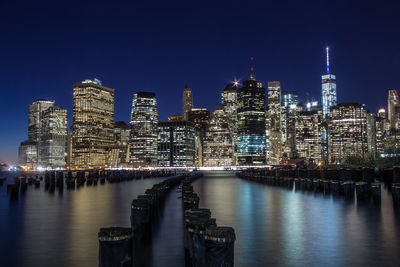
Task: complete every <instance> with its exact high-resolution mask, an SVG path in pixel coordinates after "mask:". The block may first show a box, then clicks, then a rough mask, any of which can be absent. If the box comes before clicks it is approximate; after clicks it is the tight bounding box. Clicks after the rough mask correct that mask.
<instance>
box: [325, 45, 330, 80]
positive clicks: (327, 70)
mask: <svg viewBox="0 0 400 267" xmlns="http://www.w3.org/2000/svg"><path fill="white" fill-rule="evenodd" d="M330 72H331V71H330V68H329V46H326V73H327V74H329V73H330Z"/></svg>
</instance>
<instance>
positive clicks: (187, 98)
mask: <svg viewBox="0 0 400 267" xmlns="http://www.w3.org/2000/svg"><path fill="white" fill-rule="evenodd" d="M192 108H193V95H192V89H190V88H189V87H188V86H187V85H185V89H183V97H182V116H183V119H184V120H186V121H187V120H188V119H189V111H191V110H192Z"/></svg>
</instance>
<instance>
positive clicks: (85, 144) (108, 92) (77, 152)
mask: <svg viewBox="0 0 400 267" xmlns="http://www.w3.org/2000/svg"><path fill="white" fill-rule="evenodd" d="M72 117H73V121H72V164H71V165H72V167H76V168H87V167H105V166H107V165H108V163H109V162H108V150H109V148H110V146H111V145H112V144H113V143H114V89H111V88H108V87H105V86H103V85H102V83H101V81H99V80H98V79H94V80H85V81H83V82H81V83H77V84H74V94H73V115H72Z"/></svg>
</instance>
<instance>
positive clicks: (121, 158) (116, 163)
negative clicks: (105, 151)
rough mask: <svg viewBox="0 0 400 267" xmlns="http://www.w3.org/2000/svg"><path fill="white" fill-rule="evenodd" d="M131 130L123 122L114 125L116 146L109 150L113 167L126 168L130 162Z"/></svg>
mask: <svg viewBox="0 0 400 267" xmlns="http://www.w3.org/2000/svg"><path fill="white" fill-rule="evenodd" d="M130 132H131V128H130V126H129V125H127V124H126V123H125V122H123V121H118V122H116V123H114V144H113V145H112V146H111V147H110V150H109V159H108V162H109V165H110V166H111V167H120V166H124V167H126V166H127V165H128V162H129V138H130Z"/></svg>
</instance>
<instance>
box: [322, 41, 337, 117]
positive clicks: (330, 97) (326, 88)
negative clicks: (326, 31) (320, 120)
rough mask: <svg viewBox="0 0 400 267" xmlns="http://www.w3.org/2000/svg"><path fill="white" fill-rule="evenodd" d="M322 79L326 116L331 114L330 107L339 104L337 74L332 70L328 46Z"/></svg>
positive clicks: (323, 113)
mask: <svg viewBox="0 0 400 267" xmlns="http://www.w3.org/2000/svg"><path fill="white" fill-rule="evenodd" d="M321 80H322V86H321V87H322V91H321V96H322V99H321V101H322V115H323V117H324V118H325V117H326V116H327V115H328V114H329V112H330V108H331V107H334V106H336V104H337V95H336V75H334V74H332V73H331V72H330V65H329V47H326V74H324V75H322V76H321Z"/></svg>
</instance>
